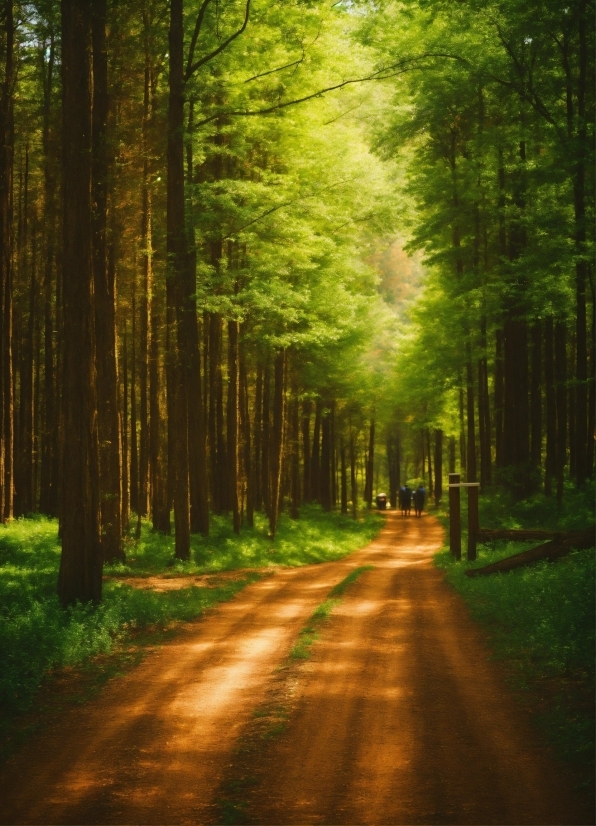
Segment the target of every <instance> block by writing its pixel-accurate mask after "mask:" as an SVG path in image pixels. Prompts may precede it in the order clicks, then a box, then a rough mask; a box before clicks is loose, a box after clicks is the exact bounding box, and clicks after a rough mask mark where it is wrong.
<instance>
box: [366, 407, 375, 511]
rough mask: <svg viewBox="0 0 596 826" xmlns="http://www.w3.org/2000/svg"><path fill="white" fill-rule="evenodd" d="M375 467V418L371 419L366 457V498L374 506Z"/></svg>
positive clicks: (369, 505)
mask: <svg viewBox="0 0 596 826" xmlns="http://www.w3.org/2000/svg"><path fill="white" fill-rule="evenodd" d="M374 468H375V420H374V418H372V419H371V422H370V427H369V431H368V456H367V459H366V481H365V484H364V491H365V493H364V500H365V502H366V504H367V507H368V508H369V509H370V508H372V500H373V476H374Z"/></svg>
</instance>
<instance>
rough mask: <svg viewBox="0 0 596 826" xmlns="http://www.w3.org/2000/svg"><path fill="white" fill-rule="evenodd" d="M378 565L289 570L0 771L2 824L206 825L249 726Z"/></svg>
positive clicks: (73, 712) (199, 625) (214, 616)
mask: <svg viewBox="0 0 596 826" xmlns="http://www.w3.org/2000/svg"><path fill="white" fill-rule="evenodd" d="M371 554H374V543H372V544H371V545H369V546H367V548H365V549H363V550H362V551H359V552H357V553H356V554H352V555H351V556H350V557H347V558H346V559H343V560H340V561H339V562H330V563H323V564H320V565H311V566H307V567H304V568H281V569H276V570H275V573H274V574H273V575H272V576H270V577H266V578H264V579H263V580H261V581H259V582H257V583H255V584H253V585H250V586H248V587H247V588H245V589H244V590H243V591H242V592H241V593H240V594H238V595H237V596H236V597H235V598H234V599H233V600H232V601H230V602H228V603H225V604H223V605H220V606H218V607H217V608H216V609H214V610H213V611H210V612H209V613H208V614H207V615H206V616H204V617H202V618H201V619H199V620H198V621H197V622H195V623H192V624H190V625H189V626H188V628H187V629H186V630H185V631H183V632H181V633H180V634H179V635H178V636H177V637H176V639H174V640H173V641H171V642H169V643H167V644H165V645H164V646H163V647H162V648H160V649H159V650H157V651H156V652H155V653H152V654H150V655H149V656H148V657H147V658H146V659H145V660H144V661H143V662H142V663H141V664H140V665H139V666H138V667H137V668H135V669H134V670H133V671H132V672H130V673H129V674H127V675H126V676H125V677H123V678H119V679H116V680H114V681H112V682H111V683H110V684H108V686H106V688H105V689H104V690H103V691H102V694H101V696H100V697H99V698H98V699H96V700H93V701H91V702H89V703H88V704H87V705H85V706H84V707H80V708H75V709H70V710H69V711H68V712H65V713H64V714H63V715H61V716H60V717H59V720H58V722H57V723H56V724H54V725H53V726H50V727H48V729H46V730H44V732H43V733H42V734H41V735H39V736H35V737H33V738H31V739H30V740H29V741H28V742H27V744H26V745H25V746H24V747H23V748H22V749H21V750H20V751H19V752H18V753H17V754H15V755H14V756H13V757H12V759H10V760H9V761H8V763H7V764H6V765H5V766H3V767H2V769H1V770H0V823H10V824H15V823H45V824H50V823H52V824H53V823H60V824H68V823H77V824H104V823H106V824H107V823H115V824H120V823H122V824H123V823H159V824H169V823H206V822H212V821H213V820H214V819H216V817H217V806H216V804H215V803H214V795H215V793H216V790H217V788H218V786H219V783H220V782H221V777H222V775H223V772H224V770H225V768H226V767H227V765H228V763H229V757H230V754H231V753H232V751H233V748H234V744H235V742H236V740H237V737H238V735H239V733H240V732H241V731H242V728H243V725H244V724H245V723H246V721H247V720H249V719H250V717H251V712H252V710H253V709H254V707H255V706H256V705H258V703H259V702H260V700H261V698H262V696H263V692H264V691H265V690H266V686H267V684H268V682H269V681H270V680H271V679H272V677H273V676H274V674H275V668H276V666H277V665H278V664H279V663H280V662H281V661H283V659H284V658H285V657H286V656H287V654H288V651H289V650H290V648H291V646H292V643H293V642H294V640H295V638H296V637H297V635H298V633H299V631H300V629H301V628H302V626H303V625H304V623H305V621H306V620H307V618H308V617H309V616H310V614H311V613H312V612H313V610H314V609H315V607H316V606H317V605H318V604H319V603H320V602H322V601H323V600H324V599H325V597H326V595H327V594H328V592H329V590H330V589H331V588H332V587H333V586H334V585H335V584H336V583H337V582H338V581H340V580H341V579H343V578H344V577H345V576H346V575H347V574H348V573H349V572H350V571H351V570H353V569H354V568H355V567H357V565H358V564H361V563H360V562H359V561H358V560H360V559H362V558H365V559H368V558H369V556H370V555H371Z"/></svg>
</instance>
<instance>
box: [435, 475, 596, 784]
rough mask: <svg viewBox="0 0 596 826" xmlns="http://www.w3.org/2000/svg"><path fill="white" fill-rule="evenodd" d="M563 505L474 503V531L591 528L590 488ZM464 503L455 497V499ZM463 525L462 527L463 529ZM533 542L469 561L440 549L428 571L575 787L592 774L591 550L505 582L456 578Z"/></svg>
mask: <svg viewBox="0 0 596 826" xmlns="http://www.w3.org/2000/svg"><path fill="white" fill-rule="evenodd" d="M566 494H567V495H566V499H565V502H564V506H563V508H562V509H561V510H560V511H557V508H556V502H554V501H553V500H552V499H550V498H547V497H544V496H542V495H538V496H535V497H532V498H531V499H528V500H523V501H516V502H515V501H512V500H511V498H510V496H509V495H508V494H507V493H506V492H503V491H493V492H491V493H490V494H489V495H485V496H481V497H480V524H481V526H482V527H491V528H492V527H494V528H499V527H503V528H544V529H551V530H552V529H555V528H556V529H560V530H573V529H580V528H584V527H586V526H587V525H589V524H590V522H591V521H592V522H593V504H592V502H591V500H592V501H593V486H591V489H590V487H588V488H587V489H586V490H584V491H581V492H579V493H578V492H576V491H574V490H573V489H571V488H570V489H568V490H567V491H566ZM463 498H465V497H463ZM463 524H465V520H464V521H463ZM536 544H538V543H537V542H535V541H534V542H529V543H520V542H504V541H503V542H493V543H490V544H487V545H479V546H478V559H477V561H476V562H474V563H470V562H467V561H466V560H465V551H466V545H467V537H466V535H465V532H464V536H463V538H462V561H461V562H460V563H457V562H455V561H454V559H453V558H452V556H451V554H450V553H449V551H448V549H446V548H444V549H443V550H442V551H441V552H440V553H439V554H438V555H437V556H436V557H435V563H436V565H437V566H438V567H440V568H442V569H443V570H444V571H445V573H446V577H447V580H448V581H449V582H450V583H451V585H452V586H453V587H454V588H455V589H456V590H457V591H458V592H459V593H460V594H461V595H462V596H463V598H464V599H465V601H466V603H467V604H468V607H469V609H470V612H471V614H472V616H473V617H474V618H475V619H477V620H478V621H479V622H480V623H481V624H482V625H483V626H484V628H485V629H486V631H487V633H488V636H489V641H490V643H491V645H492V647H493V649H494V651H495V654H496V656H498V657H499V658H501V659H503V660H504V662H505V663H506V664H507V666H508V670H509V673H510V674H511V675H512V679H513V682H514V685H515V686H516V687H517V688H518V689H519V690H521V691H522V692H523V696H524V697H525V698H526V700H527V702H528V705H529V706H530V708H531V710H532V712H533V714H534V717H535V719H536V721H537V722H538V724H539V726H540V727H541V728H542V730H543V731H544V732H545V734H546V735H547V737H548V739H549V740H550V742H551V743H552V745H553V746H554V748H555V750H556V753H557V754H558V756H559V757H560V758H561V759H563V760H565V761H567V762H568V763H570V764H572V765H573V766H574V769H575V771H576V775H577V777H578V779H579V781H580V783H583V784H584V785H590V784H591V783H593V768H594V663H595V642H594V637H595V635H594V607H595V603H594V577H595V570H594V568H595V564H594V550H593V549H591V550H586V551H573V552H572V553H571V554H569V556H567V557H565V558H563V559H561V560H559V561H558V562H555V563H549V562H546V561H544V562H539V563H536V564H534V565H530V566H528V567H525V568H519V569H517V570H513V571H510V572H509V573H501V574H493V575H490V576H485V577H474V578H470V577H467V576H465V571H466V570H467V569H468V568H478V567H482V566H483V565H488V564H490V563H492V562H496V561H497V560H499V559H503V558H504V557H507V556H511V555H513V554H516V553H519V552H520V551H522V550H524V549H525V548H527V547H532V546H535V545H536Z"/></svg>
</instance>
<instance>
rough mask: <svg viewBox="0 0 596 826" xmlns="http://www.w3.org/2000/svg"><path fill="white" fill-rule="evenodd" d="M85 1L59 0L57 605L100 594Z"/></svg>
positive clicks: (96, 597)
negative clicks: (60, 417) (59, 503)
mask: <svg viewBox="0 0 596 826" xmlns="http://www.w3.org/2000/svg"><path fill="white" fill-rule="evenodd" d="M91 11H92V9H91V3H90V2H89V0H62V102H63V108H62V112H63V165H62V173H63V180H62V186H63V190H62V191H63V198H64V216H63V233H64V248H63V249H64V251H63V268H64V279H63V307H64V311H63V312H64V318H63V328H64V329H63V337H64V367H63V369H64V373H63V411H64V414H63V415H64V433H65V437H64V442H63V451H64V453H63V459H62V467H63V475H62V497H61V498H62V506H61V509H60V510H61V533H62V555H61V558H60V572H59V576H58V595H59V597H60V602H61V603H62V605H63V606H66V605H73V604H74V603H75V602H76V601H77V600H78V601H81V602H89V601H93V602H99V601H100V600H101V586H102V558H101V541H100V503H99V445H98V432H97V399H96V388H95V338H94V335H95V330H94V311H93V268H92V256H91V238H92V233H91V209H92V205H91V86H92V78H91V64H90V55H91Z"/></svg>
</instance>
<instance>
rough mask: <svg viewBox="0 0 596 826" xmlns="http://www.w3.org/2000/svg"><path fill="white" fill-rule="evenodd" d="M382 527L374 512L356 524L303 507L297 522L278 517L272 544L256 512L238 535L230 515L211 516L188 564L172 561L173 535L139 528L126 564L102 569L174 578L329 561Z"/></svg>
mask: <svg viewBox="0 0 596 826" xmlns="http://www.w3.org/2000/svg"><path fill="white" fill-rule="evenodd" d="M382 525H383V520H382V517H381V516H380V515H379V514H378V513H376V512H370V513H369V512H366V511H365V512H363V514H362V516H361V518H360V519H358V520H354V519H352V517H351V516H345V515H341V514H339V513H336V512H325V511H323V510H321V508H319V507H317V506H304V507H303V508H302V509H301V517H300V519H296V520H294V519H290V518H289V517H288V516H286V515H285V514H283V515H282V516H281V518H280V520H279V526H278V529H277V534H276V536H275V540H273V541H271V540H270V539H269V538H268V537H267V530H268V524H267V520H266V518H265V517H264V516H263V515H262V514H258V513H257V514H255V527H254V529H252V530H250V529H248V528H246V529H243V530H242V531H241V533H240V535H239V536H237V535H236V534H235V533H234V532H233V530H232V526H231V524H230V519H229V517H226V516H212V517H211V526H210V534H209V537H207V538H205V537H202V536H199V535H195V536H193V537H192V538H191V559H190V561H189V562H178V561H176V560H175V559H174V540H173V538H172V537H166V536H163V535H162V534H157V533H153V532H152V531H151V530H150V529H149V527H148V526H147V525H143V530H142V532H141V538H140V540H139V541H138V542H132V541H129V543H128V547H127V549H126V550H127V563H126V564H125V565H116V566H111V567H109V568H106V573H109V574H113V575H115V576H130V575H134V576H151V575H153V574H155V573H159V572H163V571H164V570H167V571H168V572H169V574H171V575H172V576H176V575H178V574H181V573H185V574H195V573H199V574H200V573H215V572H218V571H233V570H237V569H239V568H263V567H271V566H276V565H287V566H291V567H294V566H300V565H310V564H314V563H318V562H328V561H332V560H335V559H341V558H342V557H344V556H346V554H348V553H351V552H352V551H355V550H357V549H358V548H361V547H362V546H363V545H366V544H367V543H368V542H369V541H370V540H371V539H373V537H375V536H376V535H377V533H378V532H379V530H380V529H381V527H382Z"/></svg>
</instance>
